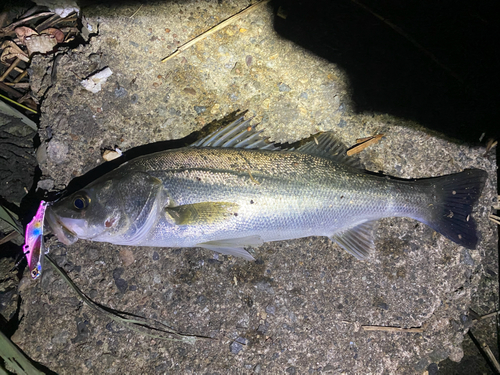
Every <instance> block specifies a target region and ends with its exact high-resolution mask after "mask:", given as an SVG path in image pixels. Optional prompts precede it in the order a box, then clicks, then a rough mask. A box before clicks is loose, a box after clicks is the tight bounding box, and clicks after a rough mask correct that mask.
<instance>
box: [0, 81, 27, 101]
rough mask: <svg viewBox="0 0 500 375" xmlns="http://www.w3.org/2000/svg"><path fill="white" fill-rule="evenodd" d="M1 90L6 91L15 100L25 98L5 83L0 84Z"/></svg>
mask: <svg viewBox="0 0 500 375" xmlns="http://www.w3.org/2000/svg"><path fill="white" fill-rule="evenodd" d="M0 90H3V91H5V92H6V93H8V94H9V95H10V96H12V97H14V99H19V98H22V96H23V94H21V93H20V92H19V91H17V90H14V89H13V88H11V87H10V86H8V85H6V84H5V82H0Z"/></svg>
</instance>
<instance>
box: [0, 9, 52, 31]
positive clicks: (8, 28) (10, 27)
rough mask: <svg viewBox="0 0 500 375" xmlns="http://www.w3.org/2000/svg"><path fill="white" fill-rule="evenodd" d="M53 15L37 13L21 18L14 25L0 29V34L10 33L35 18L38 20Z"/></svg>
mask: <svg viewBox="0 0 500 375" xmlns="http://www.w3.org/2000/svg"><path fill="white" fill-rule="evenodd" d="M53 14H54V13H52V12H42V13H37V14H34V15H32V16H30V17H26V18H23V19H21V20H19V21H17V22H14V23H11V24H10V25H9V26H5V27H4V28H2V29H0V34H1V33H10V32H12V31H13V30H14V29H15V28H16V27H17V26H18V25H22V24H23V23H26V22H28V21H31V20H32V19H35V18H40V17H46V16H51V15H53Z"/></svg>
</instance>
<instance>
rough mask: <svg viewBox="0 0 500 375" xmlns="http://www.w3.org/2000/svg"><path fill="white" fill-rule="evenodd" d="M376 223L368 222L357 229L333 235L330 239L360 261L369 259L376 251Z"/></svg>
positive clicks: (356, 227)
mask: <svg viewBox="0 0 500 375" xmlns="http://www.w3.org/2000/svg"><path fill="white" fill-rule="evenodd" d="M374 224H375V221H367V222H365V223H361V224H358V225H356V226H355V227H352V228H348V229H345V230H343V231H340V232H337V233H335V234H333V235H332V236H331V237H330V238H331V239H332V241H334V242H336V243H337V244H338V245H339V246H340V247H342V248H343V249H344V250H345V251H347V252H348V253H349V254H352V255H353V256H355V257H356V258H357V259H359V260H364V259H366V258H368V256H369V255H370V253H371V252H372V251H373V250H374V248H375V245H374V242H373V226H374Z"/></svg>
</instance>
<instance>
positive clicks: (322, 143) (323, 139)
mask: <svg viewBox="0 0 500 375" xmlns="http://www.w3.org/2000/svg"><path fill="white" fill-rule="evenodd" d="M296 151H297V152H302V153H304V154H309V155H316V156H321V157H323V158H328V159H331V160H333V161H335V162H336V163H338V164H344V165H348V166H350V167H353V168H358V169H363V166H362V164H361V162H360V161H359V158H357V157H355V156H347V147H345V146H344V145H343V144H342V143H341V142H339V141H338V140H337V139H336V138H335V137H334V136H333V134H331V133H321V134H319V135H315V136H314V139H313V140H312V141H310V142H307V143H306V144H305V145H302V146H300V147H299V148H298V149H297V150H296Z"/></svg>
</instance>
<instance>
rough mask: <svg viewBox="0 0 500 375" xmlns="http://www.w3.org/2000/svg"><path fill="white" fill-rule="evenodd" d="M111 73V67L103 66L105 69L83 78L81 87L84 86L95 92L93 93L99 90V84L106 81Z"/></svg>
mask: <svg viewBox="0 0 500 375" xmlns="http://www.w3.org/2000/svg"><path fill="white" fill-rule="evenodd" d="M111 74H113V72H112V71H111V69H109V68H105V69H103V70H101V71H99V72H97V73H95V74H93V75H91V76H90V77H88V78H87V79H84V80H83V81H82V82H80V83H81V84H82V86H83V87H85V90H88V91H90V92H91V93H93V94H95V93H97V92H99V91H101V85H103V84H104V83H106V80H107V79H108V77H110V76H111Z"/></svg>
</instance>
